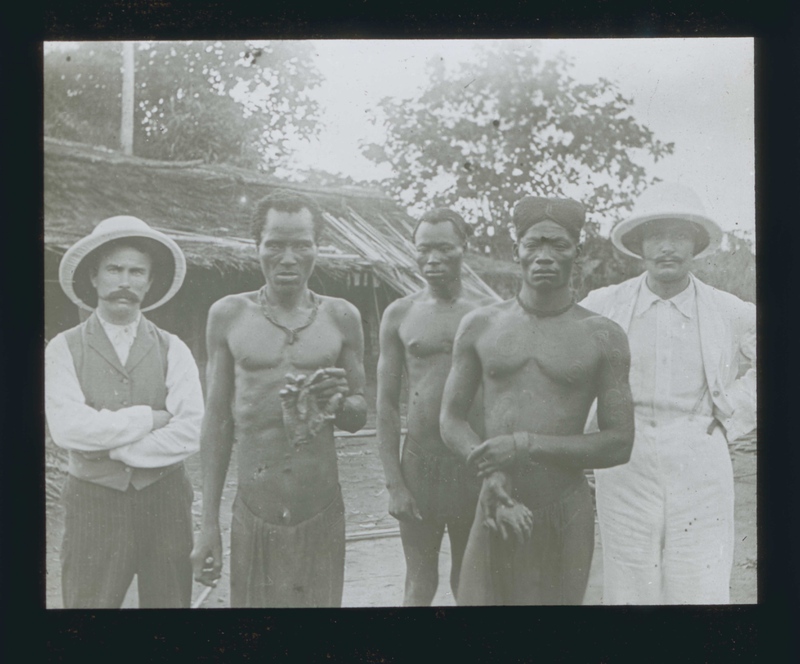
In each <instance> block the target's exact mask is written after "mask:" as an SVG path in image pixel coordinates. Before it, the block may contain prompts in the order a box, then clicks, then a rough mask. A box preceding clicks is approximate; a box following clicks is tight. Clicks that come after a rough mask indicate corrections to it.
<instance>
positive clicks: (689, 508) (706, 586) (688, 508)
mask: <svg viewBox="0 0 800 664" xmlns="http://www.w3.org/2000/svg"><path fill="white" fill-rule="evenodd" d="M708 422H709V420H708V419H705V418H702V419H701V418H698V419H686V420H683V421H680V422H676V423H674V424H672V425H669V426H663V425H659V426H657V427H656V426H653V424H652V423H650V422H640V421H639V419H638V418H637V421H636V440H635V442H634V445H633V452H632V454H631V460H630V461H629V462H628V463H627V464H625V465H623V466H617V467H615V468H607V469H604V470H596V471H595V478H596V487H597V493H596V496H597V513H598V519H599V523H600V536H601V539H602V547H603V602H604V603H605V604H727V603H729V602H730V588H729V587H730V577H731V569H732V566H733V541H734V539H733V538H734V534H733V527H734V525H733V467H732V465H731V458H730V454H729V452H728V445H727V441H726V440H725V436H724V434H723V433H722V430H721V429H720V428H719V427H717V428H716V429H715V430H714V432H713V433H712V434H711V435H709V434H708V433H706V427H707V425H708Z"/></svg>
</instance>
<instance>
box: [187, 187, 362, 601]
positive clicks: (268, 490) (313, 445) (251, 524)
mask: <svg viewBox="0 0 800 664" xmlns="http://www.w3.org/2000/svg"><path fill="white" fill-rule="evenodd" d="M324 223H325V222H324V219H323V217H322V211H321V210H320V208H319V207H318V205H317V204H316V202H315V201H313V200H312V199H311V198H309V197H307V196H304V195H302V194H299V193H294V192H289V191H283V190H278V191H275V192H273V193H272V194H270V195H269V196H267V197H266V198H264V199H263V200H261V201H260V202H259V203H258V204H257V205H256V210H255V213H254V215H253V221H252V226H253V229H252V230H253V237H254V239H255V241H256V250H257V252H258V258H259V262H260V263H261V271H262V273H263V276H264V281H265V284H264V286H263V287H262V288H261V289H260V290H258V291H255V292H249V293H238V294H235V295H228V296H227V297H224V298H222V299H221V300H219V301H217V302H216V303H215V304H214V305H213V306H212V307H211V310H210V311H209V314H208V325H207V330H206V338H207V348H208V368H207V372H208V373H207V377H208V383H207V387H208V399H207V402H208V405H207V409H206V417H205V419H204V421H203V431H202V436H201V443H200V444H201V458H202V463H203V519H202V530H201V532H200V535H199V537H198V539H197V543H196V545H195V549H194V551H193V553H192V560H193V564H194V573H195V578H196V579H197V580H198V581H200V582H201V583H204V584H206V585H214V584H216V582H217V580H218V579H219V577H220V575H221V573H222V538H221V535H220V526H219V507H220V499H221V496H222V489H223V486H224V483H225V475H226V473H227V470H228V465H229V463H230V459H231V453H232V450H233V445H234V443H236V445H237V457H238V489H237V493H236V499H235V502H234V505H233V525H232V528H231V560H230V563H231V605H232V606H233V607H249V608H264V607H270V608H273V607H274V608H280V607H297V608H300V607H339V606H341V602H342V590H343V584H344V547H345V524H344V505H343V503H342V494H341V490H340V488H339V475H338V468H337V462H336V446H335V444H334V436H333V431H334V425H335V426H337V427H339V428H342V429H345V430H346V431H351V432H354V431H358V429H360V428H361V427H362V426H364V422H365V421H366V417H367V408H366V402H365V401H364V396H363V394H364V383H365V377H364V364H363V355H364V337H363V331H362V328H361V316H360V315H359V312H358V309H357V308H356V307H355V306H353V305H352V304H350V303H349V302H347V301H345V300H342V299H339V298H335V297H326V296H322V295H318V294H316V293H314V292H313V291H311V290H309V288H308V280H309V278H310V277H311V273H312V272H313V270H314V263H315V260H316V256H317V246H318V242H319V239H320V236H321V234H322V231H323V227H324Z"/></svg>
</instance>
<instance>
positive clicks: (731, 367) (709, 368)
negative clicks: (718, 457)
mask: <svg viewBox="0 0 800 664" xmlns="http://www.w3.org/2000/svg"><path fill="white" fill-rule="evenodd" d="M646 276H647V273H646V272H645V273H644V274H642V275H640V276H638V277H634V278H633V279H629V280H628V281H624V282H622V283H621V284H617V285H614V286H606V287H605V288H598V289H597V290H594V291H592V292H591V293H589V294H588V295H587V296H586V297H585V298H584V300H583V301H582V302H581V303H580V305H581V306H582V307H585V308H586V309H588V310H589V311H594V312H595V313H598V314H600V315H602V316H605V317H606V318H610V319H611V320H613V321H614V322H615V323H617V324H618V325H620V326H621V327H622V329H623V330H625V332H626V333H627V332H628V331H629V330H630V326H631V319H632V318H633V308H634V305H635V304H636V299H637V297H638V295H639V289H640V288H641V286H642V282H643V281H644V280H645V278H646ZM689 278H690V279H691V281H692V283H693V284H694V286H695V289H696V293H697V314H698V325H699V328H700V346H701V351H702V355H703V368H704V371H705V375H706V382H707V383H708V386H709V390H710V391H711V398H712V400H713V402H714V417H716V418H717V420H718V421H719V422H720V424H722V426H723V427H724V428H725V431H726V433H727V437H728V440H729V441H731V440H735V439H736V438H740V437H741V436H744V435H745V434H747V433H750V431H752V430H753V429H755V427H756V307H755V305H754V304H751V303H749V302H743V301H742V300H740V299H739V298H738V297H736V296H735V295H731V294H730V293H726V292H724V291H721V290H717V289H716V288H713V287H711V286H709V285H707V284H704V283H703V282H702V281H700V280H699V279H698V278H697V277H695V276H694V275H692V274H690V275H689ZM741 364H743V365H744V367H743V368H744V373H743V374H741V375H740V373H741V372H740V367H741Z"/></svg>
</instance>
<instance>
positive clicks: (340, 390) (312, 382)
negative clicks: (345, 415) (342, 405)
mask: <svg viewBox="0 0 800 664" xmlns="http://www.w3.org/2000/svg"><path fill="white" fill-rule="evenodd" d="M306 384H307V386H308V390H309V392H311V393H312V394H313V395H314V396H316V397H317V401H318V402H319V405H320V407H321V408H324V407H325V406H326V405H327V404H328V402H329V401H330V400H331V399H332V398H333V397H334V396H336V395H337V394H341V395H342V397H346V396H347V395H348V394H350V385H349V383H348V382H347V372H346V371H345V370H344V369H341V368H339V367H326V368H325V369H317V370H316V371H315V372H314V373H313V374H311V376H310V377H309V378H308V379H307V381H306Z"/></svg>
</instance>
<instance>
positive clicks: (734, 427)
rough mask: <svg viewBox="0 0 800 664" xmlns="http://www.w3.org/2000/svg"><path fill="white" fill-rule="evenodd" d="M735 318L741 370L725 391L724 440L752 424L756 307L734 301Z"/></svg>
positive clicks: (754, 410) (740, 432) (744, 430)
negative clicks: (727, 406)
mask: <svg viewBox="0 0 800 664" xmlns="http://www.w3.org/2000/svg"><path fill="white" fill-rule="evenodd" d="M737 304H739V305H740V306H739V311H738V312H737V314H738V315H737V318H736V322H737V325H736V333H737V334H738V351H739V352H738V357H737V359H738V361H739V365H740V367H742V368H743V369H744V371H743V373H742V374H741V375H740V376H739V377H738V378H737V379H736V380H735V381H733V383H731V384H730V385H728V386H726V389H725V393H726V396H727V398H728V401H730V403H731V405H732V406H733V414H732V415H731V417H730V418H729V420H728V421H727V422H726V423H724V426H725V430H726V433H727V434H728V439H729V440H731V441H733V440H735V439H736V438H740V437H741V436H744V435H745V434H748V433H750V432H751V431H752V430H753V429H755V427H756V383H757V380H756V378H757V376H756V308H755V306H754V305H753V304H751V303H749V302H738V303H737Z"/></svg>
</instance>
